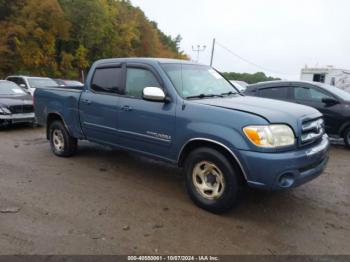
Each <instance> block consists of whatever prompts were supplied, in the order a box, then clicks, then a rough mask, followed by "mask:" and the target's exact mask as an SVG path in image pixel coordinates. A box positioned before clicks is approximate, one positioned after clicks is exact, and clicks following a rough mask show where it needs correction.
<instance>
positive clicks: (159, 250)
mask: <svg viewBox="0 0 350 262" xmlns="http://www.w3.org/2000/svg"><path fill="white" fill-rule="evenodd" d="M0 145H1V150H0V254H51V255H53V254H56V255H58V254H65V255H69V254H212V255H215V254H216V255H223V254H311V255H314V254H319V255H325V254H329V255H331V254H350V194H349V193H350V189H349V184H350V158H349V156H350V151H348V150H346V149H345V148H344V147H343V146H341V145H337V146H334V147H333V148H332V150H331V160H330V163H329V165H328V168H327V170H326V172H325V173H324V174H323V175H322V176H321V177H319V178H318V179H316V180H314V181H312V182H311V183H308V184H307V185H304V186H302V187H299V188H296V189H294V190H292V191H286V192H260V191H252V190H251V191H249V192H248V194H247V197H246V199H245V200H244V202H243V203H242V205H241V206H240V207H238V208H237V209H235V210H234V211H232V212H231V213H230V214H227V215H224V216H217V215H213V214H210V213H207V212H205V211H203V210H201V209H198V208H197V207H195V206H194V205H193V204H192V202H191V201H190V200H189V198H188V197H187V194H186V191H185V188H184V185H183V181H182V178H181V173H180V171H179V170H177V169H176V168H174V167H171V166H168V165H165V164H164V163H161V162H157V161H150V160H147V159H145V158H143V157H139V156H136V155H133V154H129V153H126V152H123V151H116V150H111V149H108V148H105V147H101V146H98V145H95V144H90V143H85V142H84V143H81V145H80V148H79V152H78V154H77V156H75V157H73V158H69V159H61V158H57V157H55V156H54V155H53V154H52V153H51V152H50V150H49V145H48V143H47V141H46V139H45V130H44V129H41V128H35V129H33V128H26V127H17V128H11V129H6V130H2V131H0Z"/></svg>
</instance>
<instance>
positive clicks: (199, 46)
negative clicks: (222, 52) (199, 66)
mask: <svg viewBox="0 0 350 262" xmlns="http://www.w3.org/2000/svg"><path fill="white" fill-rule="evenodd" d="M206 48H207V46H206V45H203V46H201V45H197V47H196V48H195V47H194V46H192V51H193V52H196V53H197V63H198V62H199V53H200V52H204V51H205V49H206Z"/></svg>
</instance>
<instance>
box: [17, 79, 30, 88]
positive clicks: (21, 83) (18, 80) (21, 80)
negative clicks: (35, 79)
mask: <svg viewBox="0 0 350 262" xmlns="http://www.w3.org/2000/svg"><path fill="white" fill-rule="evenodd" d="M16 84H17V85H19V86H20V85H24V87H25V88H28V87H27V85H26V83H25V82H24V80H23V78H17V79H16Z"/></svg>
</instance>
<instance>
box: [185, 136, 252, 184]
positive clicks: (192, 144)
mask: <svg viewBox="0 0 350 262" xmlns="http://www.w3.org/2000/svg"><path fill="white" fill-rule="evenodd" d="M200 147H209V148H213V149H215V150H217V151H219V152H220V153H222V154H223V155H225V156H226V157H227V159H229V160H232V163H233V164H235V165H237V167H238V168H239V170H240V171H241V173H242V175H243V178H244V180H246V181H248V177H247V174H246V172H245V170H244V168H243V165H242V163H241V162H240V160H239V159H238V157H237V156H236V154H235V153H234V152H233V151H232V150H231V149H230V148H228V147H227V146H225V145H224V144H222V143H221V142H218V141H215V140H211V139H206V138H193V139H190V140H189V141H187V142H186V143H185V144H184V145H183V147H182V148H181V150H180V153H179V156H178V165H179V167H183V165H184V162H185V159H186V157H187V156H188V155H189V154H190V153H191V152H192V151H193V150H195V149H197V148H200Z"/></svg>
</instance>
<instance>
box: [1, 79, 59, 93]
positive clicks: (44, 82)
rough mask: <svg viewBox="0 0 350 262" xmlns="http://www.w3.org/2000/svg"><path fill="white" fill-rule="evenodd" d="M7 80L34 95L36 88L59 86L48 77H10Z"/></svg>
mask: <svg viewBox="0 0 350 262" xmlns="http://www.w3.org/2000/svg"><path fill="white" fill-rule="evenodd" d="M6 80H8V81H11V82H14V83H16V84H17V85H19V86H20V87H22V88H24V89H26V90H28V92H29V93H30V94H31V95H33V94H34V91H35V89H36V88H41V87H57V86H58V84H57V83H56V82H55V81H53V80H52V79H51V78H48V77H33V76H8V77H7V78H6Z"/></svg>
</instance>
